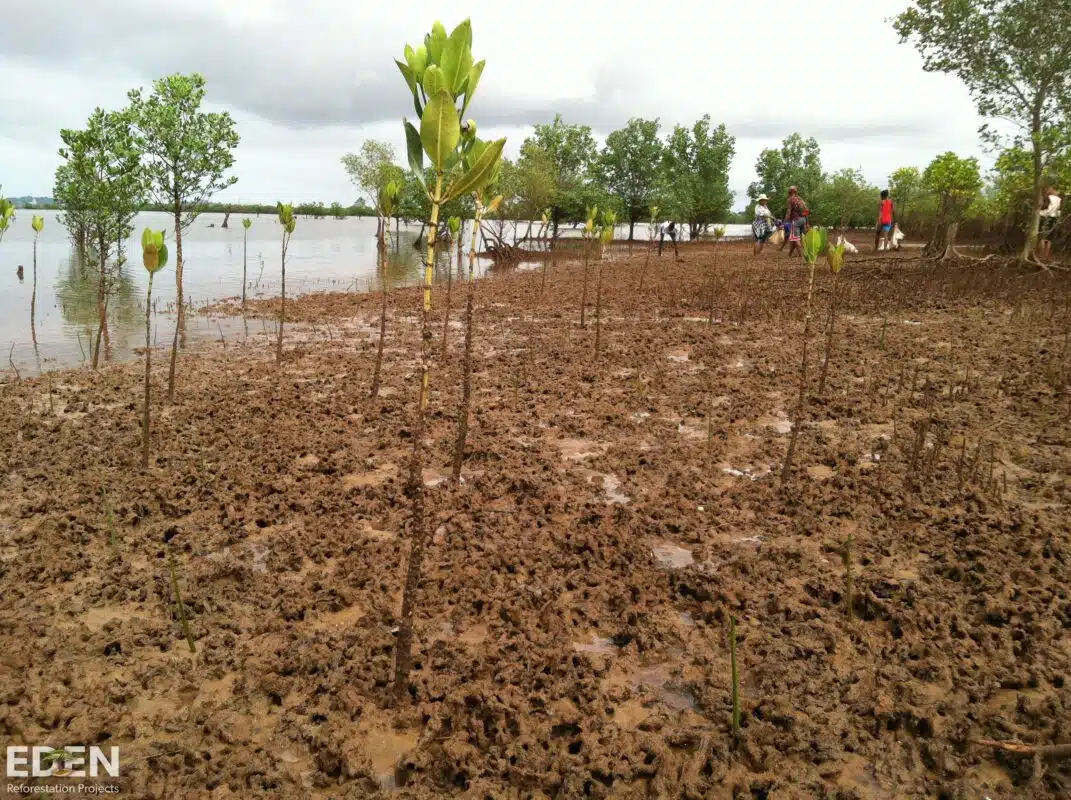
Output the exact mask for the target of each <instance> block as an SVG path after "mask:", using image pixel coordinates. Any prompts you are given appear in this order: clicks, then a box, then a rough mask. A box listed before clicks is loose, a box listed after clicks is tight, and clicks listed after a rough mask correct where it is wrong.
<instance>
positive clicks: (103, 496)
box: [100, 486, 115, 547]
mask: <svg viewBox="0 0 1071 800" xmlns="http://www.w3.org/2000/svg"><path fill="white" fill-rule="evenodd" d="M100 501H101V503H103V504H104V518H105V519H106V520H107V522H108V544H110V545H111V546H112V547H115V514H114V513H112V504H111V503H110V502H108V492H107V490H106V489H105V488H104V487H103V486H101V487H100Z"/></svg>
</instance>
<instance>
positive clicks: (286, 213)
mask: <svg viewBox="0 0 1071 800" xmlns="http://www.w3.org/2000/svg"><path fill="white" fill-rule="evenodd" d="M275 210H276V212H277V213H278V215H279V226H280V227H281V228H282V229H283V246H282V257H281V259H280V267H281V274H282V282H281V284H280V287H279V337H278V338H277V339H276V340H275V363H276V364H280V363H282V360H283V325H284V324H285V323H286V251H287V250H288V249H289V247H290V237H291V236H293V235H294V228H295V227H296V226H297V217H295V216H294V207H293V206H292V205H291V204H290V203H276V204H275Z"/></svg>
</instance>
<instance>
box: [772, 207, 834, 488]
mask: <svg viewBox="0 0 1071 800" xmlns="http://www.w3.org/2000/svg"><path fill="white" fill-rule="evenodd" d="M828 244H829V241H828V234H827V233H826V230H825V228H811V229H810V230H809V231H807V233H806V234H804V236H803V260H804V261H805V262H806V263H807V270H808V275H807V304H806V306H805V309H804V318H803V358H802V360H801V363H800V375H799V380H800V392H799V398H798V399H797V401H796V408H795V411H794V413H793V417H794V419H793V420H792V434H791V436H790V437H789V440H788V452H787V453H786V454H785V464H784V467H782V469H781V483H784V482H785V481H786V480H788V476H789V475H790V474H791V473H792V456H793V455H794V454H795V452H796V440H797V439H798V438H799V434H800V426H801V425H802V424H803V417H804V412H805V411H806V404H807V354H808V350H807V346H808V340H809V339H810V337H811V310H812V301H813V299H814V266H815V264H816V263H817V261H818V256H820V255H822V254H823V253H824V252H825V251H826V248H827V247H828Z"/></svg>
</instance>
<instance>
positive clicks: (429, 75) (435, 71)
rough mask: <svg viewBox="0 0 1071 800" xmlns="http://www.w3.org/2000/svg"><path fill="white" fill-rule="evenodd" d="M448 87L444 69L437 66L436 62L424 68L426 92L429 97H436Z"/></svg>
mask: <svg viewBox="0 0 1071 800" xmlns="http://www.w3.org/2000/svg"><path fill="white" fill-rule="evenodd" d="M445 88H446V82H445V79H444V77H443V71H442V70H441V69H439V68H438V67H436V66H435V65H434V64H433V65H432V66H430V67H428V68H427V69H426V70H424V94H425V95H427V96H428V97H435V95H437V94H438V93H439V92H441V91H442V90H443V89H445Z"/></svg>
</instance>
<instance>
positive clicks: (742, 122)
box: [0, 0, 986, 207]
mask: <svg viewBox="0 0 1071 800" xmlns="http://www.w3.org/2000/svg"><path fill="white" fill-rule="evenodd" d="M907 5H908V3H907V2H901V1H900V0H880V1H879V0H824V2H822V3H820V4H812V5H809V6H807V9H806V11H804V12H801V13H795V12H794V18H793V21H792V23H791V24H787V22H786V21H787V15H786V14H785V13H783V12H784V11H785V10H788V9H790V6H783V5H782V6H778V5H776V4H774V5H772V6H770V7H768V8H764V7H763V6H761V5H760V4H757V3H753V2H743V0H722V2H720V3H710V4H702V5H701V4H698V3H696V4H690V3H685V4H680V5H676V6H673V5H662V4H654V5H653V6H652V7H651V8H652V9H653V12H648V11H644V10H643V6H641V5H639V4H637V5H636V6H629V5H626V4H619V5H616V6H614V5H607V4H603V3H571V2H559V0H544V2H542V3H538V4H535V5H529V4H525V5H524V6H518V5H514V4H509V3H502V2H495V3H493V2H484V1H483V0H473V2H470V3H467V4H464V5H461V4H456V3H449V2H439V3H429V2H422V1H421V0H408V2H406V3H403V4H401V5H395V4H393V3H358V2H353V0H302V2H293V0H182V2H178V3H172V2H166V1H165V0H92V2H87V0H49V2H47V3H44V4H42V3H32V2H30V0H5V2H4V6H5V8H4V13H3V21H2V24H0V75H3V76H4V79H3V81H0V184H2V185H3V187H4V194H5V195H7V196H22V195H37V196H42V195H51V193H52V183H53V174H54V172H55V169H56V167H57V166H58V164H59V163H60V159H59V156H58V155H57V152H56V151H57V148H58V147H59V145H60V140H59V131H60V129H61V128H78V127H82V126H83V125H84V123H85V120H86V118H87V117H88V116H89V114H90V112H92V111H93V109H94V108H95V107H97V106H100V107H103V108H105V109H111V108H120V107H122V106H123V105H125V104H126V93H127V91H128V90H129V89H132V88H135V87H139V86H149V85H151V82H152V80H153V79H154V78H158V77H161V76H164V75H167V74H171V73H174V72H200V73H201V74H202V75H204V76H205V78H206V79H207V96H206V110H212V111H216V110H223V109H226V110H227V111H229V112H230V113H231V115H232V116H233V117H234V119H235V121H236V124H237V130H238V132H239V134H240V135H241V137H242V140H241V144H240V145H239V147H238V149H237V151H236V161H235V165H234V170H233V174H235V175H237V176H238V182H237V183H236V184H235V185H234V186H233V187H231V188H230V189H228V190H227V191H226V192H225V193H224V194H222V195H220V196H219V197H218V198H217V199H228V200H232V201H235V202H238V201H257V202H271V203H274V202H275V201H276V200H284V201H287V200H289V201H292V202H305V201H317V200H320V201H323V202H326V203H330V202H332V201H335V200H338V201H340V202H343V203H346V204H348V203H350V202H353V201H354V200H355V199H356V198H357V190H356V189H355V188H354V187H353V186H352V184H351V183H350V181H349V179H348V178H347V176H346V174H345V172H344V170H343V169H342V166H341V161H340V159H341V157H342V155H343V154H345V153H347V152H353V151H356V150H357V149H358V148H359V147H360V145H361V142H362V141H364V140H365V139H367V138H374V139H380V140H384V141H387V142H390V143H391V144H393V145H394V147H395V150H396V152H397V154H398V160H399V163H402V162H403V161H404V158H405V156H404V152H405V150H404V135H403V133H402V127H401V118H402V117H403V116H405V115H407V114H409V115H412V113H413V110H412V101H411V96H410V95H409V93H408V88H407V87H406V85H405V83H404V80H403V79H402V77H401V75H400V74H399V73H398V70H397V67H396V66H395V64H394V61H393V59H394V58H402V55H401V54H402V49H403V47H404V46H405V44H406V42H410V43H412V44H413V45H414V46H416V45H417V44H419V43H420V42H421V41H422V39H423V35H424V33H425V32H426V31H427V30H429V29H430V27H431V23H432V22H434V21H435V20H436V19H439V18H441V19H442V22H443V23H444V25H445V26H446V27H447V29H448V30H450V29H452V28H453V26H454V25H455V24H456V23H457V22H459V21H461V19H462V18H463V15H466V14H467V15H468V16H469V17H470V18H471V19H472V26H473V53H474V56H475V58H476V59H477V60H479V59H480V58H485V59H486V60H487V67H486V69H485V71H484V74H483V78H482V80H481V83H480V88H479V91H478V92H477V95H476V97H475V99H474V101H473V104H472V106H471V107H470V112H469V114H468V116H471V117H473V118H475V120H476V122H477V124H478V126H479V129H480V135H481V137H483V138H498V137H500V136H506V137H507V147H506V155H507V156H508V157H515V156H516V155H517V152H518V151H519V148H520V145H521V142H522V141H523V140H524V138H525V137H526V136H527V135H529V134H530V133H531V131H532V127H533V126H534V125H536V124H539V123H544V122H550V121H552V120H553V118H554V114H555V113H560V114H561V115H562V117H563V119H564V121H565V122H570V123H578V124H584V125H590V126H591V128H592V129H593V132H594V133H595V135H596V138H598V139H600V140H601V139H602V138H604V137H605V135H606V134H607V133H609V132H610V131H612V130H614V129H615V128H618V127H621V126H622V125H623V124H625V122H627V120H628V119H629V118H630V117H644V118H655V117H657V118H658V119H659V120H660V122H661V125H662V132H663V133H664V134H668V133H669V131H670V130H671V129H672V128H673V126H674V125H675V124H678V123H679V124H684V125H690V124H691V123H692V122H694V121H695V120H696V119H698V118H699V117H701V116H702V115H703V114H710V115H711V118H712V120H713V121H714V123H715V124H717V123H720V122H724V123H725V125H726V127H727V128H728V130H729V132H730V133H732V134H733V135H734V136H735V137H736V157H735V159H734V161H733V165H732V170H731V173H730V188H732V189H733V190H734V191H735V192H736V203H735V206H736V207H742V206H743V205H744V204H745V203H746V196H745V192H746V189H747V185H748V184H749V183H750V182H751V181H753V180H754V179H755V161H756V159H757V158H758V155H759V153H760V151H761V150H762V149H763V148H766V147H776V146H778V145H779V143H780V141H781V140H782V139H783V138H784V137H786V136H788V135H789V134H791V133H793V132H795V131H798V132H799V133H802V134H803V135H804V136H814V137H815V138H816V139H817V140H818V141H819V143H820V144H821V147H822V160H823V165H824V167H825V168H826V169H827V170H834V169H841V168H846V167H856V168H860V169H862V170H863V173H864V174H865V175H866V176H867V178H868V179H869V180H870V181H871V182H872V183H874V184H876V185H879V186H881V185H885V183H886V182H887V177H888V175H889V173H890V172H891V171H892V170H893V169H895V168H897V167H900V166H905V165H917V166H920V167H924V166H925V165H926V164H927V163H928V162H929V161H930V160H931V159H932V158H933V157H934V156H935V155H937V154H939V153H942V152H944V151H946V150H954V151H956V152H958V153H960V154H961V155H977V156H980V157H983V163H986V159H984V155H983V153H982V150H981V146H980V143H979V140H978V136H977V129H978V126H979V124H980V120H979V118H978V116H977V114H976V113H975V110H974V105H973V103H972V102H971V100H970V97H969V96H968V94H967V91H966V90H965V89H964V88H963V86H962V84H961V83H960V82H959V81H958V80H957V79H956V78H955V77H952V76H947V75H936V74H927V73H925V72H924V71H923V70H922V66H921V60H920V58H919V56H918V54H917V53H916V52H915V50H914V48H913V47H912V46H911V45H908V44H904V45H901V44H899V42H898V39H897V36H896V34H895V32H894V31H893V30H892V26H891V22H890V18H891V17H892V16H894V15H895V14H897V13H898V12H899V11H901V10H902V9H903V8H905V7H906V6H907ZM519 7H523V8H524V9H525V10H524V11H523V12H522V11H518V10H517V9H518V8H519ZM528 9H538V13H533V12H532V11H529V10H528ZM633 9H634V10H633ZM707 9H710V10H707ZM57 25H58V26H60V27H59V28H58V27H57ZM60 29H62V35H57V30H60ZM600 143H601V142H600Z"/></svg>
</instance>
